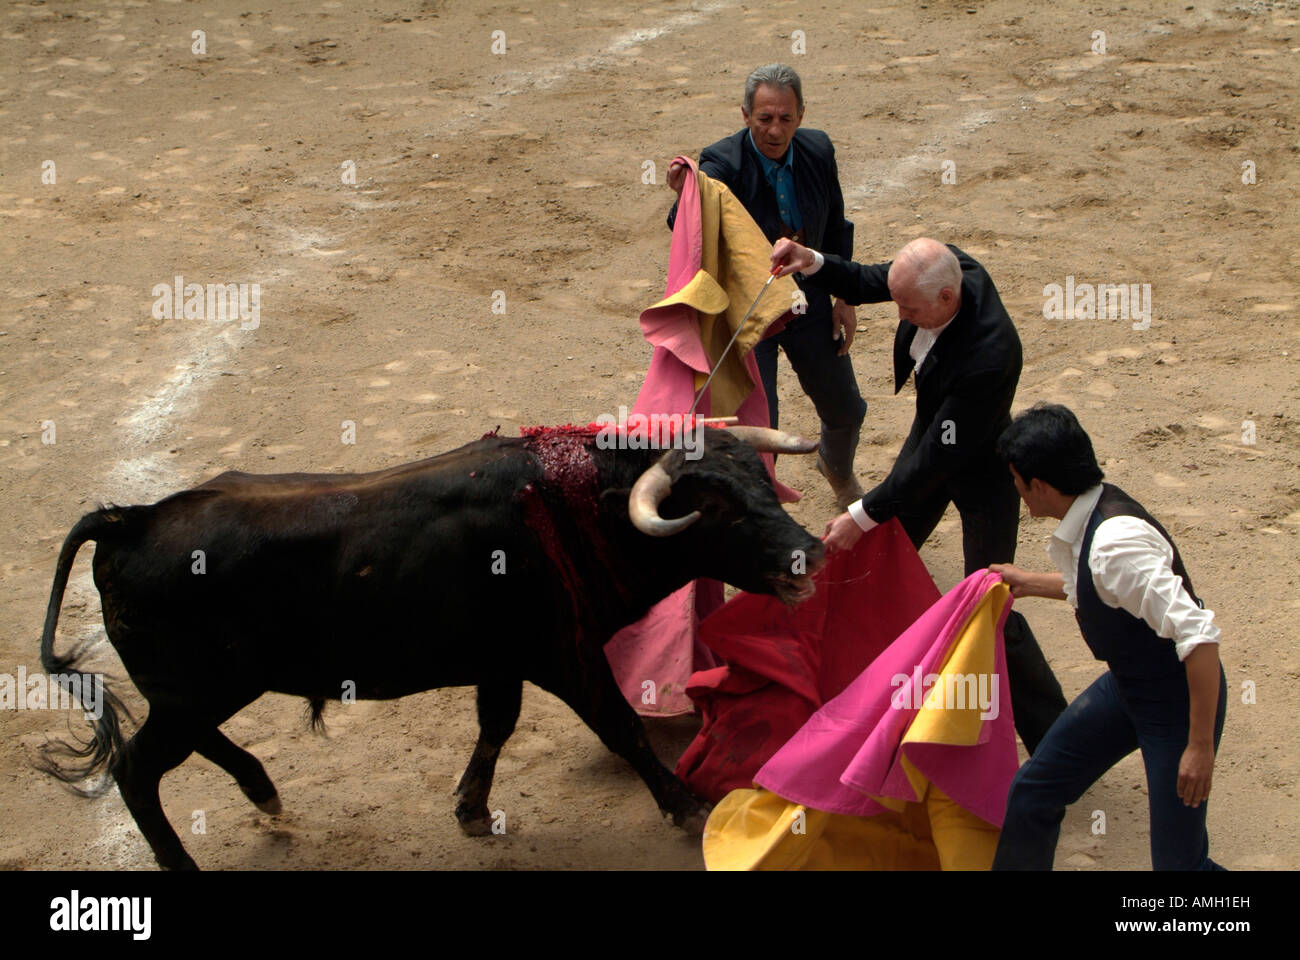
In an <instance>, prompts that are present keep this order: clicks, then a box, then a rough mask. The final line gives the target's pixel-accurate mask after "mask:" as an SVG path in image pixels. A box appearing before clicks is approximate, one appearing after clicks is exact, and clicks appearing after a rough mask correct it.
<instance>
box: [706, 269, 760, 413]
mask: <svg viewBox="0 0 1300 960" xmlns="http://www.w3.org/2000/svg"><path fill="white" fill-rule="evenodd" d="M780 272H781V268H780V267H774V268H773V269H772V272H771V273H769V274H768V275H767V280H766V282H765V283H764V284H763V288H762V289H761V290H759V291H758V296H756V297H755V298H754V302H753V303H751V304H750V305H749V309H748V310H746V311H745V315H744V316H743V317H742V318H741V320H740V323H739V324H737V325H736V332H735V333H733V334H732V335H731V339H730V340H728V341H727V346H726V348H725V349H723V351H722V355H721V356H719V357H718V362H717V363H716V364H714V367H713V369H712V370H710V371H709V376H708V379H706V380H705V381H704V386H702V387H700V392H699V393H697V394H696V395H695V402H694V403H692V404H691V409H689V410H687V411H686V415H687V416H690V415H691V414H693V413H695V408H696V407H697V406H699V404H700V398H701V397H702V396H704V391H705V390H707V389H709V384H710V383H712V382H713V375H714V374H715V373H717V372H718V367H721V366H722V361H723V360H725V359H726V358H727V352H728V351H729V350H730V349H731V345H732V344H733V343H735V342H736V338H737V337H738V336H740V331H741V330H743V329H745V321H746V320H748V319H749V315H750V314H752V313H753V312H754V308H755V307H757V306H758V301H760V300H762V299H763V294H765V293H767V288H768V287H770V286H771V285H772V281H773V280H775V279H776V278H777V275H778V274H779V273H780Z"/></svg>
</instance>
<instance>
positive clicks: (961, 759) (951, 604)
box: [754, 571, 1019, 826]
mask: <svg viewBox="0 0 1300 960" xmlns="http://www.w3.org/2000/svg"><path fill="white" fill-rule="evenodd" d="M1000 582H1001V578H1000V577H998V575H997V574H995V573H989V572H988V571H978V572H976V573H973V574H971V575H970V576H969V577H967V578H966V579H965V580H963V581H962V582H961V583H959V584H958V585H957V586H956V587H954V588H953V589H952V590H950V591H949V592H948V593H947V594H945V595H944V597H943V599H942V600H940V601H939V602H938V603H936V604H934V605H933V606H932V607H930V609H929V610H927V611H926V612H925V613H924V615H923V616H921V617H920V618H919V619H918V620H917V621H916V622H915V623H914V624H912V626H911V627H909V628H908V629H907V630H906V631H905V632H904V633H903V634H902V636H900V637H899V638H898V639H897V640H896V641H895V642H894V643H893V644H891V645H890V647H889V649H888V650H886V651H885V652H884V653H882V654H881V655H880V656H879V657H878V658H876V659H875V660H874V661H873V662H872V663H871V665H870V666H869V667H867V669H866V670H865V671H863V673H862V675H861V676H859V677H858V679H857V680H855V681H854V682H853V683H852V684H851V685H850V686H849V687H848V688H847V689H846V690H845V691H844V692H843V693H841V694H840V695H839V696H838V697H836V698H835V699H834V700H831V701H830V702H829V703H827V704H826V705H825V706H824V707H822V708H821V709H820V710H818V711H817V713H816V714H815V715H814V716H813V717H812V719H810V720H809V721H808V722H807V723H806V724H804V726H803V727H802V729H800V730H799V732H798V733H797V734H796V735H795V736H794V737H793V738H792V739H791V740H790V741H789V742H788V743H786V744H785V746H783V747H782V748H781V749H780V750H779V751H777V753H776V754H775V755H774V756H773V757H772V759H771V760H769V761H768V762H767V763H766V764H765V765H764V766H763V768H762V769H761V770H760V771H759V772H758V774H757V775H756V776H755V777H754V782H755V783H756V784H758V785H759V786H761V787H764V788H765V789H767V790H770V791H771V792H772V793H775V794H777V795H778V796H780V797H783V798H785V799H786V800H790V801H793V802H795V803H800V804H803V805H804V806H806V807H810V808H813V809H816V810H825V811H827V812H828V813H838V814H847V815H850V816H874V815H875V814H879V813H883V812H884V811H885V809H886V808H885V807H884V806H882V805H881V804H879V803H877V802H876V801H875V800H873V799H871V797H872V796H876V797H882V798H892V799H894V800H901V801H915V800H917V799H918V798H917V797H916V796H915V793H914V791H913V789H912V787H911V785H910V783H909V780H908V777H907V773H906V771H905V770H904V767H903V758H904V756H905V757H906V758H907V760H908V761H910V763H911V764H912V765H913V766H914V767H915V768H916V769H917V770H919V771H920V773H921V774H923V775H924V776H925V777H926V778H927V779H929V780H930V781H931V782H932V783H934V784H935V785H936V786H937V787H938V788H939V789H940V790H942V791H943V792H944V793H946V794H947V795H948V796H949V797H950V798H952V800H953V801H954V802H956V803H957V804H958V805H959V806H961V807H963V808H964V809H966V810H968V811H970V812H971V813H973V814H975V815H976V816H977V817H979V818H980V819H981V820H985V821H987V822H988V823H991V824H994V825H996V826H1001V825H1002V816H1003V812H1004V807H1005V804H1006V798H1007V791H1008V789H1009V788H1010V785H1011V779H1012V777H1014V776H1015V773H1016V769H1017V766H1018V763H1019V760H1018V754H1017V752H1016V736H1015V726H1014V721H1013V714H1012V709H1011V694H1010V688H1009V686H1008V685H1007V678H1006V651H1005V649H1004V646H1003V640H1002V625H1003V623H1004V622H1005V621H1006V616H1007V613H1008V612H1010V609H1011V602H1010V599H1008V600H1007V602H1006V604H1005V606H1003V608H1002V611H1001V615H1000V617H998V619H997V622H996V623H995V624H994V623H991V622H990V623H989V624H988V625H987V627H986V629H988V630H992V631H993V633H994V636H993V640H994V642H995V654H994V673H995V674H996V683H997V684H998V685H999V686H998V689H999V693H998V699H999V710H998V714H997V716H996V717H993V718H991V719H988V720H984V721H982V722H981V723H980V725H979V736H978V740H977V742H975V743H972V744H968V745H963V744H957V743H950V742H928V743H927V742H915V741H912V740H909V741H907V742H906V743H904V741H903V737H904V734H906V733H907V731H908V728H909V727H910V726H911V725H912V723H913V721H914V720H915V719H916V717H917V714H918V713H919V710H917V709H913V708H912V707H911V704H912V703H914V702H915V701H914V700H912V698H911V680H910V679H909V680H908V681H907V682H906V683H904V684H902V685H901V686H900V685H898V684H896V683H894V682H893V681H894V678H896V677H898V676H899V675H900V674H901V675H906V676H907V677H909V678H911V677H913V676H915V675H916V673H915V671H916V670H917V668H918V666H919V668H920V670H919V672H920V675H922V676H924V675H925V674H930V673H936V674H937V673H938V672H939V668H940V666H941V665H942V664H943V661H944V658H945V656H946V655H947V653H948V650H949V647H950V646H951V645H952V642H953V641H954V639H955V638H956V637H957V635H958V634H959V633H960V632H961V631H962V629H963V628H964V627H965V626H966V624H967V622H968V621H969V620H970V619H971V615H972V613H973V612H974V611H975V610H976V608H977V607H978V606H979V605H980V601H981V600H982V599H983V598H984V596H985V594H986V593H987V592H988V591H989V590H990V589H991V588H992V587H994V586H996V585H997V584H998V583H1000ZM896 695H897V697H898V700H899V703H901V705H902V707H903V708H902V709H898V708H896V707H895V706H892V705H891V698H893V697H895V696H896Z"/></svg>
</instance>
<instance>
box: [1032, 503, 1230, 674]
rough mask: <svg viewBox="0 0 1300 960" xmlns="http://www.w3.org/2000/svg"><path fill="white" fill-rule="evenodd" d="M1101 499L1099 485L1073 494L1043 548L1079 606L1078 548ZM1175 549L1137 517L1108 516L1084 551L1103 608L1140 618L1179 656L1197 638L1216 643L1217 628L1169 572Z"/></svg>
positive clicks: (1184, 655) (1184, 656) (1183, 657)
mask: <svg viewBox="0 0 1300 960" xmlns="http://www.w3.org/2000/svg"><path fill="white" fill-rule="evenodd" d="M1100 498H1101V484H1097V485H1096V486H1095V487H1092V488H1091V489H1089V490H1086V491H1085V492H1083V493H1081V494H1079V496H1077V497H1075V498H1074V503H1072V504H1071V505H1070V509H1069V510H1067V511H1066V513H1065V517H1064V518H1062V520H1061V523H1060V525H1059V526H1057V528H1056V532H1055V533H1053V534H1052V539H1051V541H1050V542H1049V543H1048V545H1047V553H1048V555H1049V556H1050V557H1051V558H1052V562H1053V563H1054V564H1056V567H1057V569H1058V570H1060V571H1061V577H1062V579H1063V580H1064V586H1065V596H1066V598H1067V599H1068V600H1069V601H1070V603H1071V605H1072V606H1074V607H1076V608H1077V607H1078V606H1079V599H1078V592H1079V591H1078V584H1077V583H1076V581H1075V574H1076V573H1077V571H1078V569H1079V552H1080V551H1081V550H1082V549H1083V536H1084V533H1085V532H1086V531H1087V529H1088V518H1089V517H1091V516H1092V511H1093V510H1094V509H1095V508H1096V506H1097V501H1098V500H1099V499H1100ZM1173 559H1174V548H1173V547H1172V546H1171V545H1170V543H1169V541H1168V540H1166V539H1165V538H1164V537H1162V536H1161V535H1160V533H1159V531H1157V530H1156V528H1155V527H1153V526H1151V524H1149V523H1147V522H1146V521H1145V520H1141V519H1139V518H1137V517H1110V518H1108V519H1106V520H1103V521H1102V522H1101V523H1099V524H1097V529H1096V531H1095V532H1094V533H1093V535H1092V549H1091V550H1089V551H1088V569H1089V570H1091V571H1092V582H1093V586H1094V587H1096V590H1097V595H1098V596H1099V597H1100V598H1101V600H1102V602H1103V603H1104V604H1106V606H1108V607H1116V608H1119V609H1122V610H1125V611H1127V612H1128V613H1131V614H1132V615H1133V616H1135V617H1138V618H1140V619H1141V620H1144V621H1145V622H1146V624H1147V626H1149V627H1150V628H1151V629H1152V630H1154V631H1155V632H1156V633H1157V634H1158V635H1159V636H1161V637H1164V638H1165V639H1166V640H1173V641H1174V650H1175V651H1176V652H1177V654H1178V659H1179V660H1186V659H1187V655H1188V654H1189V653H1191V652H1192V650H1193V649H1194V648H1195V647H1197V646H1199V645H1200V644H1202V643H1218V642H1219V628H1218V627H1217V626H1215V625H1214V611H1212V610H1202V609H1201V608H1200V607H1198V606H1197V605H1196V601H1194V600H1193V599H1192V598H1191V595H1190V594H1189V593H1188V592H1187V590H1186V588H1184V587H1183V578H1182V577H1180V576H1178V574H1176V573H1174V571H1173V566H1172V564H1173Z"/></svg>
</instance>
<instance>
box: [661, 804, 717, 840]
mask: <svg viewBox="0 0 1300 960" xmlns="http://www.w3.org/2000/svg"><path fill="white" fill-rule="evenodd" d="M712 810H713V808H712V807H709V806H700V807H694V808H692V809H689V810H683V811H679V812H677V813H673V814H671V817H672V821H673V826H675V827H680V828H681V829H682V830H685V831H686V833H688V834H689V835H690V836H693V837H702V836H704V824H705V823H707V822H708V819H709V813H710V812H712Z"/></svg>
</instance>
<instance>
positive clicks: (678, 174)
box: [668, 160, 687, 196]
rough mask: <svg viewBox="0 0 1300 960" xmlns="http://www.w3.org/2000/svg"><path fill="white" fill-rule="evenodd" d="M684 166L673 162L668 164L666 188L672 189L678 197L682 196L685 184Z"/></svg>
mask: <svg viewBox="0 0 1300 960" xmlns="http://www.w3.org/2000/svg"><path fill="white" fill-rule="evenodd" d="M686 169H687V168H686V164H684V163H680V162H678V161H676V160H674V161H673V162H672V163H670V164H668V186H670V187H672V188H673V190H674V191H675V192H676V193H677V195H678V196H681V194H682V186H683V185H684V184H685V183H686Z"/></svg>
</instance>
